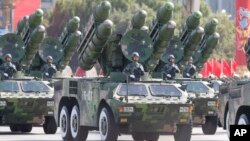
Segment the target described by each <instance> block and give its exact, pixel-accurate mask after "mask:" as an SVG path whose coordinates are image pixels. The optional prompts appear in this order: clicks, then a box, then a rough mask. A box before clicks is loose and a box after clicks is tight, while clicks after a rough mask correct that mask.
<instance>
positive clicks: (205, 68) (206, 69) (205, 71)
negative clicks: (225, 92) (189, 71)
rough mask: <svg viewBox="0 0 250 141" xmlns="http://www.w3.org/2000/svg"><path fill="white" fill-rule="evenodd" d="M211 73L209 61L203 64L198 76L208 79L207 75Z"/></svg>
mask: <svg viewBox="0 0 250 141" xmlns="http://www.w3.org/2000/svg"><path fill="white" fill-rule="evenodd" d="M211 73H212V65H211V63H210V61H207V62H206V63H205V64H204V66H203V68H202V70H201V72H200V74H201V75H202V77H203V78H207V77H209V75H210V74H211Z"/></svg>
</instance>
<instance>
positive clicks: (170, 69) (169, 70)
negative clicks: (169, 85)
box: [162, 54, 180, 80]
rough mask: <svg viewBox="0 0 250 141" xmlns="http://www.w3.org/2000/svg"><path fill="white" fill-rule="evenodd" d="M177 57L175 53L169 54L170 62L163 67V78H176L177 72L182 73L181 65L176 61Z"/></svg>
mask: <svg viewBox="0 0 250 141" xmlns="http://www.w3.org/2000/svg"><path fill="white" fill-rule="evenodd" d="M174 61H175V57H174V55H172V54H171V55H169V56H168V62H169V63H168V64H166V65H165V66H164V67H163V69H162V73H163V80H165V79H167V80H173V79H175V76H176V73H180V69H179V67H178V66H177V65H176V64H175V63H174Z"/></svg>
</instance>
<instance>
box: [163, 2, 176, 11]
mask: <svg viewBox="0 0 250 141" xmlns="http://www.w3.org/2000/svg"><path fill="white" fill-rule="evenodd" d="M164 8H165V9H166V10H173V9H174V4H173V3H172V2H167V3H166V4H165V5H164Z"/></svg>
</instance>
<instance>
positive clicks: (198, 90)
mask: <svg viewBox="0 0 250 141" xmlns="http://www.w3.org/2000/svg"><path fill="white" fill-rule="evenodd" d="M183 84H186V85H187V88H186V91H187V92H188V94H189V98H190V102H191V103H193V104H194V109H193V114H192V118H193V124H194V125H201V127H202V131H203V133H204V134H215V132H216V130H217V125H218V121H217V119H218V115H217V112H218V98H217V95H216V94H215V91H214V89H213V88H211V87H209V85H210V83H208V82H207V81H183Z"/></svg>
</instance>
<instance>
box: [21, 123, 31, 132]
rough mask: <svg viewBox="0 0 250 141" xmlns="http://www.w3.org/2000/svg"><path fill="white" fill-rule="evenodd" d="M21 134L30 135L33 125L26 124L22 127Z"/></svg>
mask: <svg viewBox="0 0 250 141" xmlns="http://www.w3.org/2000/svg"><path fill="white" fill-rule="evenodd" d="M20 127H21V128H20V129H21V132H25V133H29V132H31V130H32V125H31V124H24V125H20Z"/></svg>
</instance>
